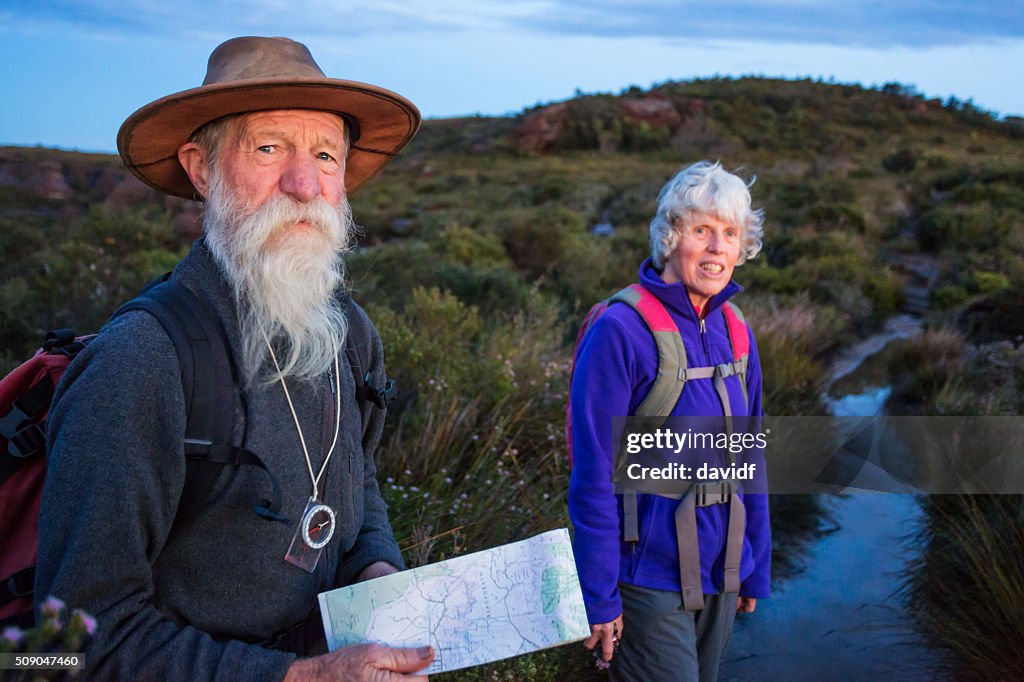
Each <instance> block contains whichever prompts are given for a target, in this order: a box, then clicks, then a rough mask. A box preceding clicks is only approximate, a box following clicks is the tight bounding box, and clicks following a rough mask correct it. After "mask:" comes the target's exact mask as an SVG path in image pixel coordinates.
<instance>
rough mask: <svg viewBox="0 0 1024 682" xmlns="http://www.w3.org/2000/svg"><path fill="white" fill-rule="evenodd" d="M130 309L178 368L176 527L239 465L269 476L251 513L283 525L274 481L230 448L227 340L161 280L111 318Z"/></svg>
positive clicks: (181, 290)
mask: <svg viewBox="0 0 1024 682" xmlns="http://www.w3.org/2000/svg"><path fill="white" fill-rule="evenodd" d="M130 310H143V311H145V312H147V313H149V314H150V315H152V316H153V317H155V318H156V320H157V321H158V322H159V323H160V325H161V326H162V327H163V328H164V331H165V332H166V333H167V335H168V337H170V339H171V342H172V343H173V344H174V350H175V352H176V353H177V355H178V363H179V365H180V367H181V385H182V389H183V391H184V396H185V405H186V410H187V418H186V426H185V457H186V460H187V464H188V467H187V469H186V475H185V487H184V489H183V491H182V497H181V503H180V505H179V508H178V515H177V517H176V518H175V522H174V523H175V527H180V526H184V525H187V524H188V523H189V522H190V521H192V520H193V519H194V518H195V516H196V515H197V514H198V513H199V511H200V510H201V509H202V508H203V507H204V505H205V503H206V500H207V499H208V498H209V496H210V493H211V492H212V490H213V486H214V484H215V482H216V480H217V477H218V476H219V475H220V472H221V471H222V470H223V469H224V467H225V466H241V465H251V466H257V467H259V468H261V469H263V470H264V471H266V472H267V475H268V476H269V477H270V481H271V491H272V492H271V499H270V500H263V502H262V505H261V506H257V507H256V509H255V511H256V513H257V514H259V515H260V516H262V517H263V518H266V519H269V520H274V521H281V522H283V523H287V522H288V519H287V518H285V517H284V516H282V515H281V488H280V485H279V483H278V481H277V479H276V478H275V477H274V475H273V474H272V473H271V472H270V470H269V469H267V466H266V465H265V464H264V463H263V461H262V460H261V459H260V458H259V456H258V455H256V454H255V453H253V452H251V451H249V450H246V449H245V448H242V447H239V446H236V445H233V444H232V437H233V430H234V403H235V396H236V392H237V386H238V381H237V372H236V371H235V367H234V363H233V362H232V358H231V355H230V349H229V346H228V342H227V336H226V335H225V333H224V330H223V328H222V327H221V325H220V323H219V322H218V321H217V319H216V317H215V316H214V314H213V313H212V311H210V309H209V307H208V306H207V305H206V304H205V303H204V302H203V301H202V300H200V299H199V298H198V297H197V296H196V295H195V294H194V293H192V291H191V290H189V289H188V288H187V287H184V286H182V285H180V284H178V283H176V282H171V281H166V278H165V281H162V282H158V283H157V284H156V285H150V286H147V287H146V289H145V290H144V291H143V293H142V294H141V295H139V296H138V297H137V298H135V299H133V300H132V301H129V302H128V303H126V304H125V305H123V306H122V307H121V308H120V309H118V311H117V312H116V313H114V316H113V317H117V316H119V315H122V314H124V313H126V312H128V311H130ZM239 399H241V398H240V396H239Z"/></svg>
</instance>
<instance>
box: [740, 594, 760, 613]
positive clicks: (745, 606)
mask: <svg viewBox="0 0 1024 682" xmlns="http://www.w3.org/2000/svg"><path fill="white" fill-rule="evenodd" d="M756 608H757V599H756V598H755V597H736V613H753V612H754V609H756Z"/></svg>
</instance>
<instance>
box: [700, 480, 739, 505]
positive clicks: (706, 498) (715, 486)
mask: <svg viewBox="0 0 1024 682" xmlns="http://www.w3.org/2000/svg"><path fill="white" fill-rule="evenodd" d="M693 496H694V503H695V505H696V506H698V507H710V506H711V505H714V504H726V503H727V502H729V501H730V500H732V486H730V485H729V484H728V483H725V482H719V483H701V484H698V485H696V486H694V491H693Z"/></svg>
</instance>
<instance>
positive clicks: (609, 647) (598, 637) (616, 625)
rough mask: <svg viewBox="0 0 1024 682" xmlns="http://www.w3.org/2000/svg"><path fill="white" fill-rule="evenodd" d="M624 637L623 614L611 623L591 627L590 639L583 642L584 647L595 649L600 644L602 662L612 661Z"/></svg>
mask: <svg viewBox="0 0 1024 682" xmlns="http://www.w3.org/2000/svg"><path fill="white" fill-rule="evenodd" d="M621 637H622V614H619V616H618V618H616V619H615V620H613V621H611V622H610V623H599V624H598V625H591V626H590V637H587V638H586V639H585V640H583V646H585V647H586V648H588V649H593V648H594V647H596V646H597V645H598V643H600V645H601V660H604V661H610V660H612V656H614V655H615V649H616V648H617V645H618V642H619V639H620V638H621Z"/></svg>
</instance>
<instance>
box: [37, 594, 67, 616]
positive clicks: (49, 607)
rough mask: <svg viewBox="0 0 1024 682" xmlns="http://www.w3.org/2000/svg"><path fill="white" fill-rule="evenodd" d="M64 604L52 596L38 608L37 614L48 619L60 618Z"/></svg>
mask: <svg viewBox="0 0 1024 682" xmlns="http://www.w3.org/2000/svg"><path fill="white" fill-rule="evenodd" d="M64 606H65V604H64V602H63V601H61V600H60V599H58V598H57V597H54V596H49V597H47V598H46V600H45V601H44V602H43V604H42V606H40V607H39V612H40V613H41V614H42V615H44V616H46V617H48V618H60V615H61V614H62V613H64Z"/></svg>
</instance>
